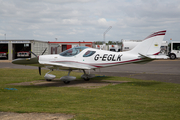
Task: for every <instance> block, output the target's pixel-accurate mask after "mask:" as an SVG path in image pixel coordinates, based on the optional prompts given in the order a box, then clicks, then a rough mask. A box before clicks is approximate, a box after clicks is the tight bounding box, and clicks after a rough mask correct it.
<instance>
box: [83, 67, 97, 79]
mask: <svg viewBox="0 0 180 120" xmlns="http://www.w3.org/2000/svg"><path fill="white" fill-rule="evenodd" d="M83 72H84V74H83V75H82V76H81V78H82V79H84V80H85V81H89V80H90V79H91V78H93V77H95V75H94V74H87V73H86V71H85V70H83Z"/></svg>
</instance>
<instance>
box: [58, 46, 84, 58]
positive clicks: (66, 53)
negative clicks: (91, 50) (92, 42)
mask: <svg viewBox="0 0 180 120" xmlns="http://www.w3.org/2000/svg"><path fill="white" fill-rule="evenodd" d="M86 48H87V47H82V46H81V47H74V48H71V49H68V50H66V51H64V52H62V53H60V54H59V55H61V56H66V57H71V56H75V55H77V54H79V53H80V52H81V51H82V50H84V49H86Z"/></svg>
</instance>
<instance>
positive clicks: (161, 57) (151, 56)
mask: <svg viewBox="0 0 180 120" xmlns="http://www.w3.org/2000/svg"><path fill="white" fill-rule="evenodd" d="M139 55H141V56H142V57H144V58H148V59H168V58H169V57H168V56H166V55H143V54H141V53H139Z"/></svg>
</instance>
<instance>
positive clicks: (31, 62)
mask: <svg viewBox="0 0 180 120" xmlns="http://www.w3.org/2000/svg"><path fill="white" fill-rule="evenodd" d="M12 63H13V64H19V65H28V66H36V67H47V68H49V69H63V70H67V69H91V68H92V67H91V66H89V65H84V64H80V63H73V64H72V62H63V63H61V62H54V61H49V62H39V61H38V58H37V57H34V58H27V59H24V58H21V59H15V60H13V61H12Z"/></svg>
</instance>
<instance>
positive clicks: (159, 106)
mask: <svg viewBox="0 0 180 120" xmlns="http://www.w3.org/2000/svg"><path fill="white" fill-rule="evenodd" d="M46 72H47V71H46V70H42V74H45V73H46ZM52 74H55V75H56V76H57V77H61V76H64V75H67V72H64V71H53V72H52ZM71 75H72V76H76V77H77V78H80V76H81V75H82V73H79V72H72V73H71ZM43 79H44V78H43V76H39V75H38V73H37V70H28V69H27V70H24V69H23V70H22V69H0V111H4V112H19V113H28V112H37V113H38V112H39V113H66V114H74V115H76V116H75V118H74V119H76V120H91V119H98V120H104V119H107V120H113V119H114V120H117V119H122V120H126V119H127V120H129V119H143V120H144V119H146V120H148V119H150V120H152V119H155V120H158V119H159V120H162V119H163V120H169V119H173V120H178V119H180V85H179V84H173V83H163V82H156V81H145V80H138V79H132V78H125V77H99V78H94V79H92V80H117V81H129V82H128V83H122V84H118V85H108V86H105V87H101V88H95V89H84V88H79V87H43V86H41V87H39V86H34V85H31V86H13V85H8V84H10V83H19V82H30V81H34V80H43ZM4 88H16V89H17V90H7V89H4Z"/></svg>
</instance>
